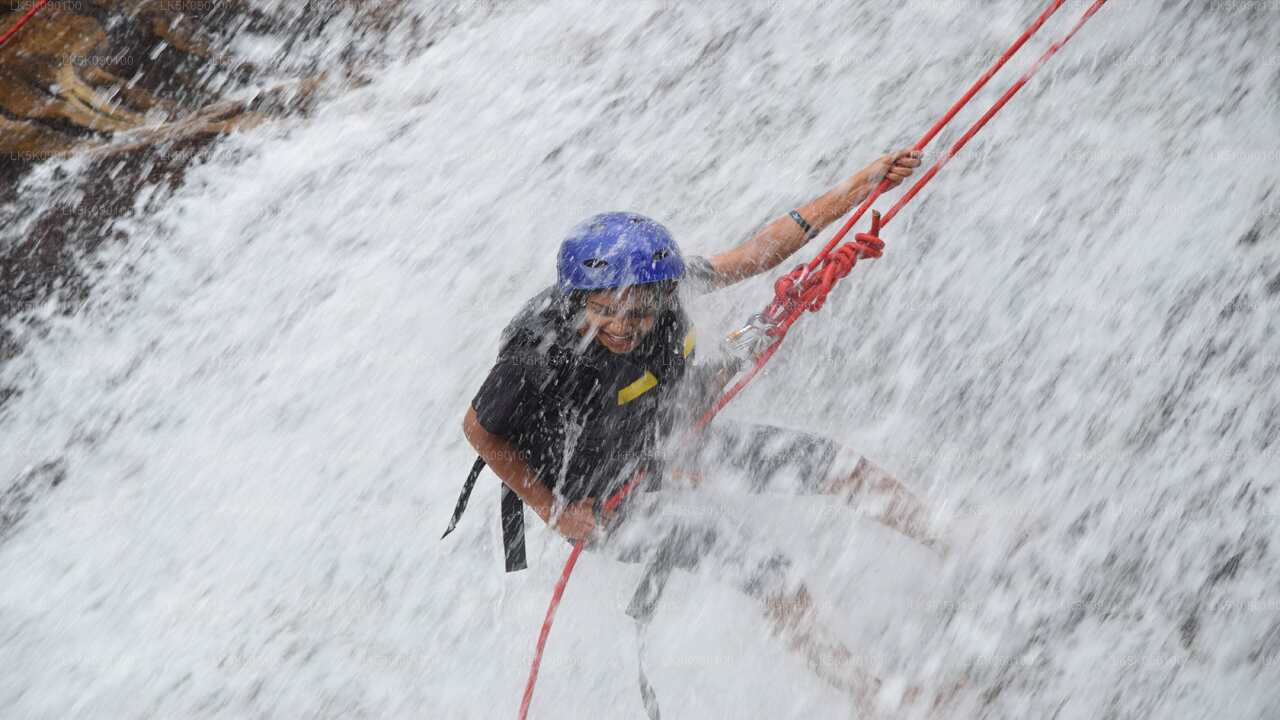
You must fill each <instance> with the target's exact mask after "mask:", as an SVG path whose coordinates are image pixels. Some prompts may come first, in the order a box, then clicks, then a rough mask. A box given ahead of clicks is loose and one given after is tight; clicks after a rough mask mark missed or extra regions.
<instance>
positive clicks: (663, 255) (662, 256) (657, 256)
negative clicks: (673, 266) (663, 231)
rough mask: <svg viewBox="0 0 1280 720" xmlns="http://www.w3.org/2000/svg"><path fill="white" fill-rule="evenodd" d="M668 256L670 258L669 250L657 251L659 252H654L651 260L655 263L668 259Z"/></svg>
mask: <svg viewBox="0 0 1280 720" xmlns="http://www.w3.org/2000/svg"><path fill="white" fill-rule="evenodd" d="M670 256H671V251H670V250H659V251H657V252H655V253H654V254H653V259H654V260H655V261H657V260H666V259H667V258H668V257H670Z"/></svg>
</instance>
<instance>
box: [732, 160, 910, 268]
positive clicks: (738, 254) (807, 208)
mask: <svg viewBox="0 0 1280 720" xmlns="http://www.w3.org/2000/svg"><path fill="white" fill-rule="evenodd" d="M919 166H920V153H918V152H914V151H912V150H899V151H897V152H894V153H890V154H888V155H885V156H884V157H882V158H880V159H879V160H876V161H875V162H873V163H871V164H870V165H868V166H867V167H865V168H863V169H862V170H859V171H858V172H856V173H854V174H853V176H852V177H850V178H849V179H847V180H845V181H844V182H842V183H840V184H839V185H837V186H835V187H834V188H832V189H831V190H829V191H827V192H826V193H824V194H823V195H822V196H821V197H819V198H817V199H816V200H814V201H813V202H810V203H809V204H807V205H804V206H802V207H799V208H796V212H797V213H799V214H800V217H801V218H803V219H804V221H805V222H806V223H808V224H809V226H810V228H811V229H810V230H809V231H808V232H806V231H805V229H804V228H803V227H801V225H800V223H799V222H797V221H796V220H795V219H794V218H792V217H791V215H789V214H788V215H783V216H782V217H780V218H778V219H776V220H774V221H773V222H771V223H769V224H768V225H766V226H765V227H764V229H763V230H761V231H760V232H759V233H756V236H755V237H753V238H751V239H750V240H747V241H746V242H744V243H742V244H741V245H739V246H737V247H735V248H733V249H732V250H728V251H725V252H723V253H720V254H719V255H715V256H713V257H712V258H711V259H710V260H711V268H712V270H714V271H715V278H714V279H713V284H714V285H715V286H716V287H724V286H726V285H732V284H733V283H736V282H739V281H741V280H745V279H747V278H749V277H751V276H753V275H759V274H760V273H762V272H765V271H767V270H771V269H773V268H775V267H777V266H778V264H780V263H781V262H782V261H783V260H786V259H787V258H788V257H790V256H791V255H792V254H793V253H795V251H797V250H799V249H800V248H801V247H803V246H804V244H805V243H807V242H808V241H809V240H810V239H811V238H812V237H813V236H815V235H817V234H818V233H819V232H821V231H822V229H823V228H825V227H827V226H828V225H830V224H831V223H833V222H835V221H836V220H839V219H840V218H842V217H844V215H845V214H846V213H848V212H849V211H850V210H852V209H853V208H854V206H856V205H857V204H858V203H860V202H862V201H863V200H865V199H866V197H867V196H868V195H870V194H871V191H872V190H874V189H875V188H876V186H877V185H878V184H879V183H880V181H881V180H882V179H885V178H887V179H888V180H889V181H890V183H892V184H891V187H897V186H898V185H899V184H900V183H901V182H902V181H903V180H905V179H906V178H908V177H910V176H911V173H912V172H913V170H914V169H915V168H917V167H919Z"/></svg>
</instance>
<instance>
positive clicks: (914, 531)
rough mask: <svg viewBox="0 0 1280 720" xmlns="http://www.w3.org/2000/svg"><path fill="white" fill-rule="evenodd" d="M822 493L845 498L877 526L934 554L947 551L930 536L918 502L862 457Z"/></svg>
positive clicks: (899, 484) (901, 486) (903, 486)
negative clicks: (911, 540)
mask: <svg viewBox="0 0 1280 720" xmlns="http://www.w3.org/2000/svg"><path fill="white" fill-rule="evenodd" d="M822 492H823V493H826V494H831V495H841V496H844V497H845V498H846V499H847V500H848V501H849V502H850V503H851V504H853V505H857V506H864V507H866V509H867V510H868V511H869V512H870V513H871V515H872V517H874V518H875V519H876V520H878V521H879V522H880V523H882V524H884V525H886V526H888V527H890V528H892V529H894V530H897V531H898V532H900V533H902V534H903V535H906V536H907V537H909V538H911V539H913V540H915V541H917V542H920V543H922V544H924V545H926V546H928V547H930V548H933V549H934V550H938V551H940V552H944V551H945V549H946V548H945V547H944V546H943V545H942V543H941V541H939V540H938V539H937V538H935V537H933V536H932V535H930V534H929V530H928V528H929V523H928V519H927V518H928V515H927V513H926V511H925V507H924V504H923V503H921V502H920V499H919V498H917V497H916V496H915V495H913V494H912V493H911V491H910V490H908V489H907V487H906V486H905V485H903V484H902V483H900V482H898V481H897V480H895V479H894V478H893V476H892V475H890V474H889V473H887V472H885V471H884V470H883V469H882V468H880V467H879V466H877V465H875V464H874V463H872V462H871V461H869V460H867V459H866V458H865V457H864V458H862V459H860V460H859V461H858V464H857V466H855V467H854V468H853V471H852V472H850V473H849V474H848V475H845V476H836V477H835V478H833V479H832V480H831V481H830V482H828V483H827V484H826V486H825V487H823V488H822Z"/></svg>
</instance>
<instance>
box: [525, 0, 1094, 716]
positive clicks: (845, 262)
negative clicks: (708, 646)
mask: <svg viewBox="0 0 1280 720" xmlns="http://www.w3.org/2000/svg"><path fill="white" fill-rule="evenodd" d="M1065 1H1066V0H1054V2H1052V3H1050V5H1049V7H1048V8H1046V9H1045V10H1044V12H1042V13H1041V14H1040V16H1039V17H1037V18H1036V20H1035V22H1033V23H1032V24H1031V26H1030V27H1028V28H1027V29H1026V31H1025V32H1023V33H1022V35H1021V36H1020V37H1019V38H1018V39H1017V40H1016V41H1015V42H1014V43H1013V45H1010V46H1009V49H1007V50H1005V52H1004V54H1003V55H1001V56H1000V58H999V59H998V60H996V62H995V64H993V65H992V66H991V67H990V68H988V69H987V71H986V72H985V73H983V74H982V76H981V77H980V78H978V80H977V82H975V83H974V84H973V86H972V87H970V88H969V90H968V91H967V92H965V94H964V95H963V96H962V97H961V98H960V99H959V100H958V101H956V103H955V104H954V105H952V106H951V109H950V110H948V111H947V113H946V114H945V115H943V116H942V118H941V119H940V120H938V122H937V123H935V124H934V125H933V127H931V128H929V131H928V132H926V133H925V134H924V137H922V138H920V140H919V141H918V142H917V143H916V144H915V145H914V146H913V148H912V149H914V150H917V151H919V150H924V148H925V147H926V146H928V144H929V143H930V142H932V140H933V139H934V137H936V136H937V134H938V133H939V132H941V131H942V129H943V128H944V127H945V126H946V125H947V124H948V123H949V122H951V119H952V118H954V117H955V116H956V113H958V112H960V110H961V109H962V108H963V107H964V106H965V105H967V104H968V103H969V101H970V100H972V99H973V97H974V95H976V94H977V93H978V91H979V90H981V89H982V88H983V86H985V85H986V84H987V81H988V80H990V79H991V78H992V77H993V76H994V75H995V74H996V73H997V72H998V71H999V70H1000V68H1002V67H1004V65H1005V63H1007V62H1008V61H1009V59H1010V58H1012V57H1013V56H1014V54H1015V53H1017V52H1018V50H1019V49H1021V48H1022V46H1023V45H1024V44H1025V43H1026V42H1027V40H1029V39H1031V36H1032V35H1034V34H1035V33H1036V32H1037V31H1038V30H1039V29H1040V27H1041V26H1042V25H1044V23H1045V21H1046V20H1048V19H1049V17H1050V16H1052V15H1053V14H1054V13H1055V12H1057V10H1058V8H1060V7H1062V5H1063V3H1064V2H1065ZM1106 2H1107V0H1094V2H1093V4H1092V5H1090V6H1089V8H1088V9H1087V10H1085V12H1084V14H1083V15H1081V17H1080V19H1079V20H1078V21H1077V22H1076V24H1075V25H1074V26H1073V27H1072V28H1071V30H1070V31H1068V32H1067V34H1066V35H1064V36H1062V38H1061V39H1059V40H1058V41H1057V42H1055V43H1053V44H1052V45H1051V46H1050V47H1049V49H1048V50H1046V51H1045V52H1044V54H1043V55H1041V56H1040V58H1039V59H1038V60H1036V62H1035V63H1034V64H1033V65H1032V66H1031V68H1030V69H1028V70H1027V71H1026V72H1025V73H1023V74H1022V76H1021V77H1020V78H1018V80H1017V81H1016V82H1014V84H1013V85H1012V86H1010V87H1009V89H1008V90H1006V91H1005V93H1004V94H1003V95H1002V96H1001V97H1000V99H998V100H997V101H996V102H995V103H994V104H993V105H992V106H991V108H990V109H989V110H987V112H986V113H984V114H983V115H982V117H981V118H979V119H978V121H977V122H975V123H974V124H973V125H972V126H971V127H970V128H969V129H968V131H966V132H965V133H964V135H962V136H961V137H960V139H959V140H957V141H956V142H955V144H953V145H952V146H951V147H950V148H948V149H947V151H946V152H945V153H943V155H942V157H941V158H940V159H939V160H938V161H937V162H936V163H934V165H933V166H932V167H930V168H929V170H928V171H927V172H926V173H925V174H924V175H923V176H921V177H920V179H919V180H918V181H917V182H916V183H915V185H913V186H912V187H911V189H910V190H908V191H907V192H906V193H905V194H904V195H903V196H902V197H901V198H899V200H898V202H897V203H896V204H894V206H893V207H892V208H890V209H889V211H888V212H887V213H885V214H884V216H883V217H881V216H880V214H879V213H877V212H872V215H871V229H870V231H869V232H865V233H858V234H856V235H854V239H853V241H851V242H848V243H845V244H844V245H842V246H840V247H838V248H837V247H836V246H837V244H838V243H839V242H840V241H841V240H843V239H844V237H845V235H847V234H848V233H849V230H851V229H852V228H853V226H854V225H856V224H857V222H858V221H859V220H860V219H862V216H863V215H864V214H866V211H867V209H868V208H870V207H871V205H872V204H874V203H875V201H876V200H878V199H879V198H880V196H881V195H882V194H884V192H885V191H886V190H888V189H889V182H888V181H887V180H884V181H881V183H880V185H879V187H877V188H876V190H875V192H873V193H871V195H869V196H868V197H867V199H866V200H864V201H863V202H862V204H861V205H859V206H858V209H857V210H856V211H855V212H854V213H853V215H852V216H850V218H849V220H848V221H847V222H845V224H844V226H843V227H841V228H840V231H839V232H837V233H836V234H835V235H834V236H833V237H832V238H831V240H829V241H828V242H827V244H826V246H825V247H823V248H822V251H821V252H819V253H818V255H817V256H816V257H814V258H813V260H811V261H809V262H808V263H807V264H805V265H800V266H797V267H796V268H795V269H794V270H792V271H791V272H789V273H787V274H786V275H784V276H782V277H781V278H779V279H778V281H777V282H776V283H775V285H774V298H773V301H772V302H770V303H769V306H768V307H767V308H765V311H764V313H762V315H763V317H764V318H765V320H766V321H767V322H769V323H770V324H771V325H772V328H771V329H770V330H769V333H770V335H771V336H773V338H774V340H773V343H772V344H770V345H769V347H768V348H767V349H766V350H765V351H764V352H763V353H761V354H760V357H759V358H757V359H756V362H755V364H754V365H753V366H752V367H751V368H750V369H749V370H748V371H747V372H746V374H745V375H743V377H742V378H741V379H740V380H738V382H736V383H735V384H734V385H733V387H731V388H729V390H728V391H726V392H725V393H724V395H723V396H721V397H720V399H718V400H717V401H716V402H715V404H713V405H712V406H711V409H709V410H708V411H707V412H706V413H705V414H704V415H703V416H702V417H701V418H700V419H699V420H698V422H697V423H696V425H695V426H694V432H697V431H700V430H701V429H702V428H704V427H706V426H707V424H708V423H710V422H711V420H712V419H713V418H714V417H715V416H716V414H717V413H719V412H720V410H721V409H723V408H724V406H725V405H727V404H728V403H729V401H730V400H732V399H733V398H734V397H735V396H737V394H738V393H739V392H741V391H742V389H743V388H744V387H746V386H747V384H748V383H750V382H751V380H752V379H753V378H754V377H755V376H756V375H757V374H758V373H759V372H760V370H761V368H763V367H764V365H765V364H766V363H767V362H769V359H770V358H771V357H773V354H774V353H775V352H777V350H778V347H779V346H780V345H781V344H782V341H783V339H785V338H786V335H787V331H788V330H790V329H791V326H792V325H793V324H795V322H796V320H798V319H799V318H800V316H801V315H803V314H804V313H805V311H810V312H816V311H818V310H820V309H822V306H823V304H824V303H825V302H826V299H827V295H828V294H829V293H830V292H831V289H832V287H834V286H835V284H836V283H837V282H839V281H840V280H841V279H842V278H844V277H845V276H846V275H848V274H849V272H850V271H852V270H853V268H854V266H856V265H857V263H858V260H859V259H860V258H864V257H866V258H874V257H879V256H880V253H881V251H882V250H883V249H884V242H883V241H882V240H881V239H880V237H879V233H880V229H881V228H882V227H883V226H885V225H888V224H889V221H891V220H893V218H894V217H895V216H897V214H898V211H899V210H901V209H902V208H903V207H904V206H905V205H906V204H907V203H909V202H911V199H912V198H914V197H915V196H916V195H917V194H918V193H919V192H920V190H921V189H922V188H923V187H924V186H925V185H927V184H929V181H930V180H932V179H933V178H934V176H936V175H937V174H938V172H939V171H940V170H942V168H943V166H944V165H946V164H947V163H948V162H950V161H951V159H952V158H953V157H955V155H956V153H958V152H959V151H960V149H961V148H963V147H964V146H965V144H967V143H968V142H969V140H971V139H972V138H973V136H974V135H976V134H978V131H979V130H981V129H982V128H983V127H984V126H986V124H987V122H988V121H989V120H991V118H993V117H995V115H996V113H998V112H1000V109H1001V108H1003V107H1004V106H1005V104H1007V103H1008V102H1009V100H1010V99H1012V98H1013V96H1014V95H1016V94H1017V93H1018V91H1019V90H1021V89H1022V87H1023V86H1024V85H1026V84H1027V81H1028V80H1030V79H1031V76H1032V75H1034V74H1035V73H1036V71H1037V70H1039V69H1040V68H1041V66H1043V65H1044V64H1045V62H1047V61H1048V60H1049V58H1051V57H1053V56H1054V55H1055V54H1056V53H1057V52H1058V50H1060V49H1061V48H1062V46H1064V45H1066V44H1067V42H1069V41H1070V40H1071V38H1072V37H1074V36H1075V34H1076V32H1077V31H1079V30H1080V28H1081V27H1083V26H1084V24H1085V23H1086V22H1088V20H1089V18H1091V17H1093V15H1094V13H1096V12H1097V11H1098V10H1099V9H1100V8H1101V7H1102V6H1103V5H1104V4H1106ZM638 482H639V480H638V479H633V480H631V481H630V482H628V483H627V484H626V485H625V486H623V488H622V489H621V490H619V491H618V492H617V493H615V494H614V495H613V496H612V497H610V498H609V500H608V501H607V502H606V503H605V504H604V507H605V509H606V510H613V509H614V508H616V507H618V505H619V504H620V503H621V502H622V501H623V500H624V499H625V498H626V497H627V495H629V494H630V493H631V490H632V489H634V488H635V487H636V485H637V484H638ZM582 547H583V543H582V542H578V543H576V544H575V545H574V547H573V550H572V551H571V552H570V553H569V559H568V561H566V562H565V566H564V570H563V571H562V572H561V573H560V579H559V580H558V581H557V582H556V586H555V590H554V591H553V592H552V594H551V604H550V606H549V607H548V608H547V615H546V618H545V619H544V620H543V621H542V631H541V632H540V633H539V634H538V644H537V647H536V648H535V649H534V655H533V663H532V665H531V666H530V668H529V681H528V683H526V685H525V689H524V696H523V697H522V698H521V701H520V716H519V717H520V718H521V720H524V719H525V718H526V717H528V714H529V704H530V702H531V701H532V700H533V689H534V686H535V684H536V683H537V680H538V668H539V666H540V665H541V663H542V654H543V651H544V650H545V649H546V645H547V636H548V635H549V634H550V632H551V623H552V621H553V620H554V619H555V615H556V609H557V608H559V607H560V600H561V598H562V597H563V596H564V590H565V586H566V585H568V583H569V576H570V575H571V574H572V573H573V568H574V565H576V564H577V562H578V556H579V555H580V554H581V553H582Z"/></svg>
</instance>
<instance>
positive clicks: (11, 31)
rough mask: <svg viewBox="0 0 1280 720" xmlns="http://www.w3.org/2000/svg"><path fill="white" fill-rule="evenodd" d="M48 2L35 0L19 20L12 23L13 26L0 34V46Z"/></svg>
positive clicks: (47, 0) (46, 0)
mask: <svg viewBox="0 0 1280 720" xmlns="http://www.w3.org/2000/svg"><path fill="white" fill-rule="evenodd" d="M48 4H49V0H36V3H35V4H34V5H32V6H31V9H30V10H28V11H27V14H26V15H23V16H22V19H21V20H19V21H18V22H16V23H14V26H13V27H11V28H9V30H8V31H7V32H5V34H4V35H0V46H3V45H4V44H5V43H7V42H9V38H11V37H13V36H14V35H17V34H18V31H19V30H21V29H22V26H23V25H26V24H27V21H29V20H31V18H33V17H35V16H36V13H38V12H40V8H42V7H44V6H45V5H48Z"/></svg>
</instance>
